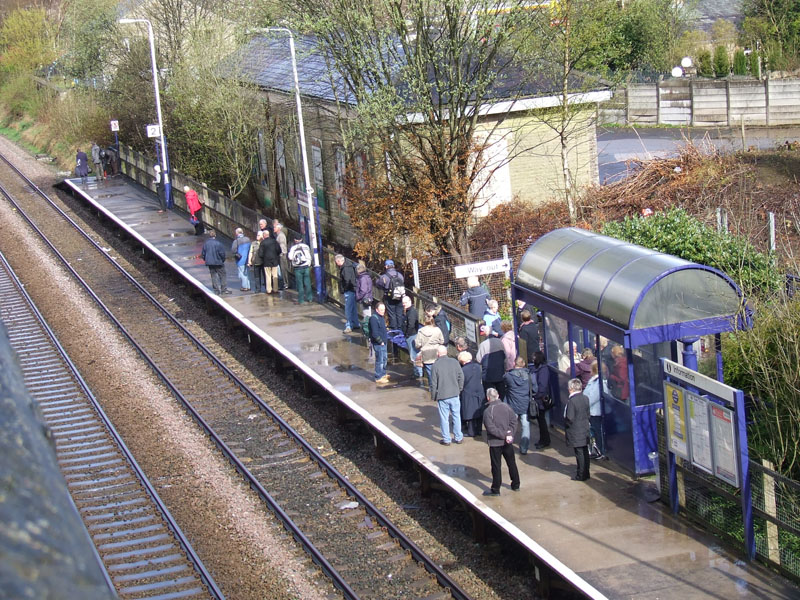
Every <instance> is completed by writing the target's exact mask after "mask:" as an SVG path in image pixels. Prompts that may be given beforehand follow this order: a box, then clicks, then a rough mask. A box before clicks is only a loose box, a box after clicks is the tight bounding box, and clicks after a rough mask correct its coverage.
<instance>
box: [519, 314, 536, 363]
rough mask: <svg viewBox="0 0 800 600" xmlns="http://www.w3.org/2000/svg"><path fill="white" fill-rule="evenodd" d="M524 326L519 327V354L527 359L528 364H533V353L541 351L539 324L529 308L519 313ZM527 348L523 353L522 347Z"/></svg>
mask: <svg viewBox="0 0 800 600" xmlns="http://www.w3.org/2000/svg"><path fill="white" fill-rule="evenodd" d="M519 318H520V319H521V320H522V324H520V326H519V353H520V354H522V355H523V356H524V357H525V360H526V361H528V364H531V363H532V362H533V353H534V352H538V351H539V323H537V322H536V319H535V318H534V316H533V315H532V314H531V311H529V310H528V309H527V308H525V309H523V310H522V312H521V313H519ZM523 345H524V346H525V352H524V353H523V351H522V347H523Z"/></svg>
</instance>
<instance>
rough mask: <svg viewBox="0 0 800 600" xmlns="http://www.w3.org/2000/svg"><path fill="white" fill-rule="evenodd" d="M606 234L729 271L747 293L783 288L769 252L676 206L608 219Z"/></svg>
mask: <svg viewBox="0 0 800 600" xmlns="http://www.w3.org/2000/svg"><path fill="white" fill-rule="evenodd" d="M602 232H603V234H605V235H609V236H611V237H615V238H619V239H621V240H626V241H629V242H632V243H634V244H639V245H640V246H645V247H646V248H652V249H653V250H658V251H659V252H665V253H667V254H674V255H675V256H679V257H680V258H683V259H685V260H688V261H691V262H696V263H700V264H703V265H708V266H710V267H714V268H716V269H719V270H720V271H722V272H724V273H727V274H728V275H729V276H730V277H731V278H732V279H733V280H734V281H735V282H736V283H737V284H738V285H739V286H740V287H741V288H742V290H743V291H744V292H745V295H747V296H758V295H770V294H772V293H774V292H775V291H778V290H780V289H781V287H782V285H783V281H782V276H781V275H780V273H778V272H777V270H776V269H775V268H774V265H773V263H772V260H771V258H770V257H769V256H767V255H765V254H763V253H761V252H758V251H756V250H755V249H754V248H753V246H752V245H751V244H750V243H749V242H748V241H747V240H746V239H744V238H740V237H736V236H732V235H729V234H726V233H720V232H717V231H716V230H715V229H712V228H710V227H708V226H706V225H704V224H703V223H702V222H701V221H699V220H698V219H696V218H695V217H692V216H691V215H689V214H688V213H687V212H686V211H685V210H683V209H682V208H673V209H670V210H668V211H665V212H663V213H656V214H655V215H653V216H651V217H628V218H626V219H625V220H624V221H621V222H620V221H615V222H610V223H607V224H606V225H605V226H604V227H603V231H602Z"/></svg>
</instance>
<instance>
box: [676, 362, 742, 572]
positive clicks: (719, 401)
mask: <svg viewBox="0 0 800 600" xmlns="http://www.w3.org/2000/svg"><path fill="white" fill-rule="evenodd" d="M661 366H662V375H663V380H664V381H663V386H664V412H665V419H664V421H665V426H666V430H667V431H666V434H667V452H668V455H667V465H668V467H669V482H670V504H671V505H672V510H673V512H675V513H677V512H678V510H679V508H680V506H679V503H678V490H677V465H676V457H680V458H682V459H684V460H686V461H691V464H693V465H694V466H696V467H698V468H700V469H701V470H703V471H705V472H707V473H709V474H712V475H714V477H716V478H717V479H719V480H720V481H724V482H725V483H727V484H729V485H731V486H733V487H737V488H739V489H740V490H741V495H740V497H741V508H742V523H743V525H744V545H745V552H746V554H747V556H748V557H749V558H750V559H753V558H755V554H756V545H755V532H754V529H753V499H752V494H751V490H750V469H749V454H748V447H747V423H746V420H745V410H744V393H743V392H742V391H741V390H737V389H735V388H732V387H730V386H728V385H725V384H724V383H722V382H719V381H717V380H716V379H712V378H710V377H706V376H705V375H702V374H701V373H698V372H697V371H695V370H694V369H691V368H688V367H687V366H684V365H680V364H678V363H675V362H673V361H671V360H668V359H666V358H662V359H661Z"/></svg>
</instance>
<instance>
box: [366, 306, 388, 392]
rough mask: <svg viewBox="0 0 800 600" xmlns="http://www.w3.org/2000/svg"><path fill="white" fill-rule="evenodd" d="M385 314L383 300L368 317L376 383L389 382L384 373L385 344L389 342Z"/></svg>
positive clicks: (386, 355) (385, 359)
mask: <svg viewBox="0 0 800 600" xmlns="http://www.w3.org/2000/svg"><path fill="white" fill-rule="evenodd" d="M385 314H386V306H385V305H384V304H383V302H378V305H377V306H376V307H375V314H373V315H372V316H371V317H370V318H369V340H370V342H372V349H373V350H374V351H375V383H378V384H384V383H389V376H388V375H387V374H386V361H387V358H388V354H387V348H386V344H387V343H388V342H389V334H388V332H387V331H386V320H385V318H384V315H385Z"/></svg>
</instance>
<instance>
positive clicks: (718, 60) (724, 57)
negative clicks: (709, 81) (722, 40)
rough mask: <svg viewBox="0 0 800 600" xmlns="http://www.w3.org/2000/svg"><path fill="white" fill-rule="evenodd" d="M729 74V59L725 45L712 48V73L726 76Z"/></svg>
mask: <svg viewBox="0 0 800 600" xmlns="http://www.w3.org/2000/svg"><path fill="white" fill-rule="evenodd" d="M730 74H731V59H730V58H728V49H727V48H726V47H725V46H717V47H716V48H714V75H716V76H717V77H727V76H728V75H730Z"/></svg>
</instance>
